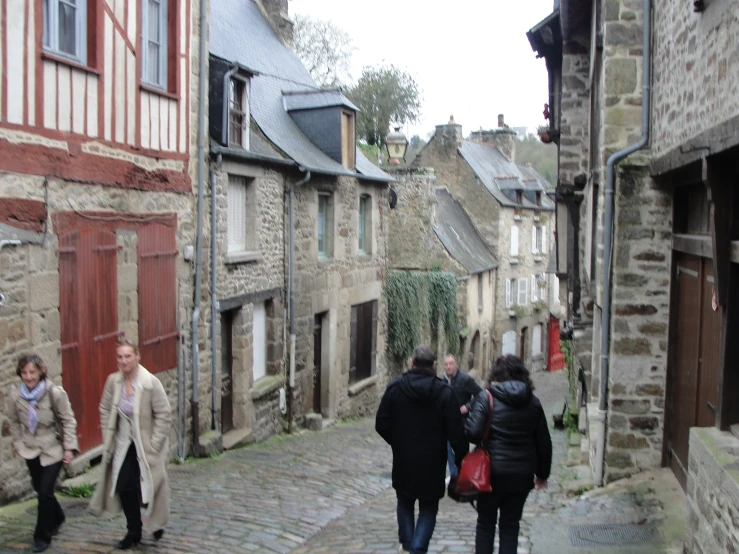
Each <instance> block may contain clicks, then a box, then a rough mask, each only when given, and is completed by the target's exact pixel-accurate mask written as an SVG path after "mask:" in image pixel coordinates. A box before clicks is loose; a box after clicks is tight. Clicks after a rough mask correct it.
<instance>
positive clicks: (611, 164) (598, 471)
mask: <svg viewBox="0 0 739 554" xmlns="http://www.w3.org/2000/svg"><path fill="white" fill-rule="evenodd" d="M643 10H644V15H643V19H644V44H643V50H642V52H643V58H644V59H643V68H642V88H643V92H642V119H641V139H640V140H639V142H636V143H635V144H632V145H631V146H628V147H626V148H624V149H623V150H621V151H620V152H616V153H615V154H613V155H612V156H611V157H610V158H608V164H607V166H606V190H605V194H606V205H605V214H604V223H603V225H604V231H605V235H604V237H603V251H604V260H603V262H604V263H603V269H604V271H603V296H602V301H601V307H602V309H603V311H602V313H601V325H600V326H601V330H600V336H601V340H600V403H599V406H598V413H597V415H596V417H595V418H594V419H595V423H596V451H595V484H596V485H597V486H602V485H603V458H604V455H605V442H606V416H607V414H608V369H609V368H608V361H609V360H608V358H609V348H610V342H611V269H612V268H611V264H612V257H613V252H612V250H613V213H614V211H615V204H614V192H615V188H616V169H615V167H616V164H617V163H618V162H620V161H621V160H623V159H624V158H626V157H627V156H629V155H631V154H633V153H634V152H636V151H637V150H641V149H642V148H644V147H645V146H646V145H647V143H648V142H649V105H650V83H651V73H650V69H651V63H652V41H651V30H652V2H651V0H644V7H643Z"/></svg>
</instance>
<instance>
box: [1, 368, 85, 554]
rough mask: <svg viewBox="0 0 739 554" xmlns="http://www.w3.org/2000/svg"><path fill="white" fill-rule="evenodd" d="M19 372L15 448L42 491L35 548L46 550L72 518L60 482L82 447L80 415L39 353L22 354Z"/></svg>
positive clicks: (11, 407) (13, 408) (11, 410)
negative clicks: (62, 502) (62, 472)
mask: <svg viewBox="0 0 739 554" xmlns="http://www.w3.org/2000/svg"><path fill="white" fill-rule="evenodd" d="M15 372H16V374H17V375H18V377H20V378H21V381H22V382H21V386H20V388H18V389H15V388H14V389H13V390H12V391H11V393H10V402H8V412H7V417H8V423H9V425H10V435H11V437H12V438H13V449H14V450H15V451H16V453H17V454H18V455H19V456H20V457H21V458H25V460H26V465H27V466H28V470H29V471H30V473H31V482H32V483H33V489H34V490H35V491H36V494H37V495H38V515H37V518H36V530H35V531H34V533H33V551H34V552H43V551H44V550H46V549H47V548H49V544H50V543H51V537H52V536H53V535H56V534H57V533H58V532H59V527H60V526H61V525H62V523H64V520H65V519H66V518H65V517H64V511H63V510H62V507H61V505H60V504H59V501H58V500H57V499H56V497H55V496H54V485H55V484H56V480H57V477H59V471H60V470H61V469H62V463H65V464H68V463H70V462H71V461H72V458H74V453H75V452H77V451H78V448H79V447H78V446H77V421H75V419H74V413H73V412H72V406H71V405H70V403H69V398H68V397H67V393H66V392H64V389H63V388H62V387H57V386H56V385H54V383H52V382H51V381H50V380H48V379H47V378H46V374H47V369H46V364H44V362H43V360H42V359H41V358H40V357H39V356H36V355H35V354H27V355H25V356H21V358H20V359H19V360H18V365H17V367H16V370H15Z"/></svg>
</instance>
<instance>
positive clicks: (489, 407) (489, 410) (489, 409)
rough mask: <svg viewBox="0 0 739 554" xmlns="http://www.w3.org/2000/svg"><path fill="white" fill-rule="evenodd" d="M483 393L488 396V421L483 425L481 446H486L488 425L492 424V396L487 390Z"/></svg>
mask: <svg viewBox="0 0 739 554" xmlns="http://www.w3.org/2000/svg"><path fill="white" fill-rule="evenodd" d="M485 392H486V393H487V395H488V421H487V424H486V425H485V434H484V435H483V436H482V445H483V446H485V447H486V446H487V444H488V435H489V434H490V424H491V423H492V422H493V406H494V404H493V395H492V394H490V391H489V390H488V389H485Z"/></svg>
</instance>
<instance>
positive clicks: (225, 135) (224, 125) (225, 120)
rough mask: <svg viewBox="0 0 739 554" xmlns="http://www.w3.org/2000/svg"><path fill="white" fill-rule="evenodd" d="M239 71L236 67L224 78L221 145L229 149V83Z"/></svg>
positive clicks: (227, 72)
mask: <svg viewBox="0 0 739 554" xmlns="http://www.w3.org/2000/svg"><path fill="white" fill-rule="evenodd" d="M238 70H239V66H238V65H234V66H233V67H231V69H229V70H228V71H226V74H225V75H224V76H223V109H222V110H221V144H222V145H223V146H226V147H228V100H229V94H230V93H229V86H228V85H229V83H230V82H231V77H233V76H234V74H235V73H236V72H237V71H238Z"/></svg>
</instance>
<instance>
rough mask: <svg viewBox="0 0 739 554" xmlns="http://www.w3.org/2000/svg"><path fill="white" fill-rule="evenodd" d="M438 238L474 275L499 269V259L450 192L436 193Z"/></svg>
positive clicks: (440, 191)
mask: <svg viewBox="0 0 739 554" xmlns="http://www.w3.org/2000/svg"><path fill="white" fill-rule="evenodd" d="M436 202H437V205H436V220H437V224H436V225H435V226H434V231H435V232H436V236H437V237H439V240H440V241H441V243H442V244H443V245H444V248H446V249H447V251H448V252H449V254H450V255H451V257H452V258H454V259H455V260H457V261H458V262H459V263H460V264H462V266H463V267H464V268H465V269H466V270H467V271H469V273H470V275H474V274H476V273H480V272H482V271H487V270H489V269H493V268H495V267H498V263H497V262H496V261H495V257H494V256H493V254H492V252H491V251H490V249H489V248H488V245H487V244H486V243H485V240H484V239H483V238H482V235H480V232H479V231H478V230H477V228H476V227H475V225H474V223H472V220H471V219H470V216H469V215H468V214H467V212H466V211H464V208H463V207H462V205H461V204H460V203H459V202H457V201H456V200H455V199H454V198H453V197H452V195H451V194H449V191H447V190H444V189H437V190H436Z"/></svg>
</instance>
